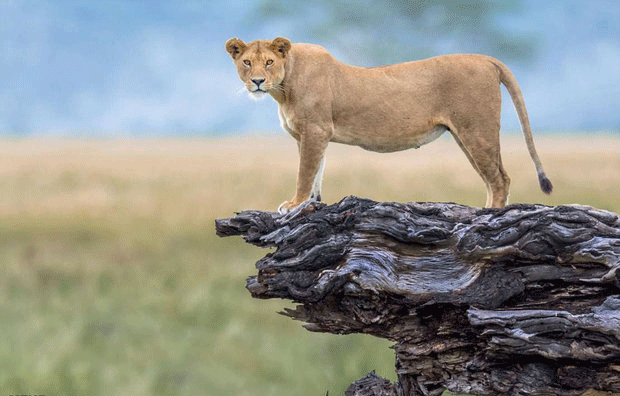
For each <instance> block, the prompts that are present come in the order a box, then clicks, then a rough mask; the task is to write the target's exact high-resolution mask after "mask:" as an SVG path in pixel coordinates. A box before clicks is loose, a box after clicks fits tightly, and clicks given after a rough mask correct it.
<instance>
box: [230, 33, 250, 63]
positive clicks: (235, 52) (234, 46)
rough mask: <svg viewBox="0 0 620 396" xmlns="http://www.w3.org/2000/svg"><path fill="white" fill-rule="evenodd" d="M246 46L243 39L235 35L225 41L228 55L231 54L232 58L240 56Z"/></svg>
mask: <svg viewBox="0 0 620 396" xmlns="http://www.w3.org/2000/svg"><path fill="white" fill-rule="evenodd" d="M246 47H247V45H245V43H244V42H243V40H240V39H238V38H236V37H233V38H231V39H229V40H228V41H227V42H226V51H228V53H229V54H230V56H232V58H233V59H237V58H238V57H239V56H241V54H242V53H243V51H245V48H246Z"/></svg>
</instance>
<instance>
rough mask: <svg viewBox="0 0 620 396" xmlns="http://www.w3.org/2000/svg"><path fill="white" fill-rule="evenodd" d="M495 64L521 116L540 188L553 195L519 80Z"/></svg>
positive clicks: (503, 65) (520, 119)
mask: <svg viewBox="0 0 620 396" xmlns="http://www.w3.org/2000/svg"><path fill="white" fill-rule="evenodd" d="M493 63H494V64H495V66H496V67H497V69H498V70H499V78H500V81H501V82H502V84H504V86H505V87H506V89H507V90H508V93H509V94H510V97H511V98H512V103H513V104H514V106H515V109H516V111H517V115H518V116H519V121H520V122H521V128H522V129H523V135H524V136H525V143H526V144H527V149H528V150H529V152H530V157H532V160H533V161H534V165H535V166H536V172H537V173H538V183H539V184H540V188H541V190H543V192H544V193H545V194H551V191H553V184H551V180H549V179H548V178H547V175H545V171H544V170H543V167H542V164H541V162H540V158H538V153H536V147H535V146H534V138H533V137H532V129H531V128H530V119H529V117H528V115H527V110H526V108H525V101H524V100H523V94H522V93H521V88H519V84H518V83H517V79H516V78H515V76H514V74H512V72H511V71H510V69H509V68H508V66H506V65H505V64H503V63H502V62H500V61H498V60H497V59H493Z"/></svg>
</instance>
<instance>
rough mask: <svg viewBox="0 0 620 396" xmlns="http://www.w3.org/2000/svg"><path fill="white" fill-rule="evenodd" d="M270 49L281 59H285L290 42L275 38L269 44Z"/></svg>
mask: <svg viewBox="0 0 620 396" xmlns="http://www.w3.org/2000/svg"><path fill="white" fill-rule="evenodd" d="M270 49H271V50H272V51H273V52H275V53H276V54H278V55H280V56H281V57H283V58H286V54H287V53H288V51H289V50H290V49H291V40H289V39H287V38H284V37H277V38H275V39H274V40H273V41H272V42H271V45H270Z"/></svg>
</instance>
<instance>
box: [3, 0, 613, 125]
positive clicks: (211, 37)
mask: <svg viewBox="0 0 620 396" xmlns="http://www.w3.org/2000/svg"><path fill="white" fill-rule="evenodd" d="M618 20H620V3H618V2H617V1H614V0H592V1H588V2H583V1H579V0H550V1H545V2H540V1H536V0H497V1H491V0H480V1H476V0H467V1H439V0H437V1H436V0H424V1H413V0H388V1H371V0H359V1H350V0H318V1H315V2H303V1H286V0H243V1H242V0H230V1H227V2H212V1H199V0H180V1H178V2H169V1H121V0H119V1H111V2H104V1H85V0H66V1H36V0H30V1H25V0H4V1H2V2H1V3H0V59H2V62H0V75H1V76H2V79H1V80H0V131H2V132H4V133H7V134H13V135H24V134H25V135H28V134H33V133H36V134H38V135H46V136H47V135H51V136H76V135H77V136H80V135H86V136H98V137H100V136H105V137H109V136H125V135H131V136H136V135H139V136H153V134H156V135H160V136H161V135H165V136H170V135H171V136H177V135H180V136H187V135H193V136H205V135H222V134H233V133H235V134H238V133H240V132H247V131H253V132H256V131H260V132H268V131H273V130H274V129H277V126H278V125H279V123H278V121H277V115H276V113H275V111H273V110H274V109H275V104H273V103H271V102H270V101H263V102H261V103H260V104H258V105H256V104H253V105H250V102H249V101H248V99H247V98H246V95H240V94H238V91H239V89H240V88H241V87H242V85H241V83H240V82H239V81H238V80H237V76H236V74H235V70H234V68H233V66H232V62H231V60H230V59H229V57H228V54H227V53H226V52H225V51H224V43H225V41H226V40H227V39H228V38H230V37H239V38H241V39H243V40H246V41H250V40H254V39H257V38H275V37H276V36H286V37H289V38H290V39H291V40H292V41H297V42H313V43H319V44H321V45H323V46H325V47H326V48H327V49H328V50H330V51H331V52H333V53H334V55H336V56H337V57H338V58H339V59H340V60H342V61H345V62H349V63H353V64H356V65H360V66H378V65H383V64H389V63H394V62H403V61H408V60H413V59H417V58H422V57H429V56H433V55H439V54H446V53H459V52H478V53H485V54H489V55H493V56H496V57H498V58H500V59H502V60H503V61H504V62H505V63H507V64H508V65H509V66H510V67H511V68H512V69H513V70H514V72H515V74H516V76H517V78H518V80H519V82H520V83H521V85H522V88H523V91H524V93H525V99H526V103H527V104H528V107H529V110H530V113H531V114H530V115H531V118H532V122H533V124H534V126H535V128H534V129H535V130H537V131H546V132H550V131H554V132H557V131H563V130H577V129H578V130H614V131H617V130H618V126H619V125H620V112H618V111H617V106H616V104H615V102H616V100H614V99H617V98H618V97H619V96H620V73H618V67H619V66H618V65H620V24H619V23H618ZM506 107H507V110H508V112H509V113H512V108H511V107H509V106H506ZM267 110H269V111H267ZM265 112H266V113H267V114H266V115H264V114H263V113H265ZM504 126H505V129H507V130H514V129H518V122H517V120H516V118H512V117H509V119H507V120H506V121H505V122H504Z"/></svg>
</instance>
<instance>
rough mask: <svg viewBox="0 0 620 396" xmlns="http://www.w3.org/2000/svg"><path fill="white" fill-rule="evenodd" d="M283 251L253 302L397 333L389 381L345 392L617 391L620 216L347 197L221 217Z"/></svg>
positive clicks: (337, 325)
mask: <svg viewBox="0 0 620 396" xmlns="http://www.w3.org/2000/svg"><path fill="white" fill-rule="evenodd" d="M216 230H217V234H218V235H220V236H230V235H241V236H243V238H244V239H245V240H246V241H247V242H249V243H252V244H255V245H257V246H261V247H275V248H276V250H275V251H274V252H272V253H269V254H267V255H266V256H265V257H264V258H262V259H261V260H259V261H258V262H257V263H256V267H257V269H258V275H257V276H252V277H250V278H249V279H248V282H247V286H246V287H247V289H248V290H249V291H250V293H251V294H252V296H253V297H256V298H285V299H291V300H293V301H295V302H297V303H299V305H297V306H296V308H295V309H292V310H291V309H286V310H285V312H283V314H284V315H287V316H290V317H292V318H294V319H297V320H301V321H303V322H305V325H304V326H305V327H306V328H307V329H308V330H310V331H319V332H331V333H336V334H345V333H367V334H372V335H375V336H377V337H382V338H387V339H389V340H392V341H395V343H396V344H395V346H394V349H395V351H396V372H397V375H398V381H397V382H396V383H394V384H390V383H389V382H386V380H384V379H382V378H380V377H378V376H376V375H374V374H372V375H369V376H367V377H366V378H363V379H361V380H359V381H357V382H356V383H354V384H353V385H352V386H351V388H350V389H349V390H348V391H347V396H369V395H375V396H379V395H381V396H387V395H398V396H405V395H440V394H441V393H442V392H443V390H444V389H448V390H450V391H452V392H454V393H470V394H481V395H581V394H583V393H584V392H585V391H586V390H588V389H596V390H599V391H609V392H619V393H620V272H618V268H620V217H619V216H618V215H616V214H614V213H610V212H606V211H602V210H597V209H593V208H591V207H586V206H577V205H570V206H557V207H549V206H543V205H522V204H521V205H510V206H507V207H506V208H503V209H478V208H471V207H468V206H463V205H458V204H446V203H409V204H400V203H378V202H374V201H370V200H366V199H359V198H355V197H348V198H345V199H344V200H342V201H341V202H339V203H337V204H334V205H329V206H328V205H325V204H322V203H307V204H305V205H304V206H303V207H301V208H299V210H296V211H295V212H293V213H290V214H288V215H284V216H281V215H278V214H276V213H269V212H260V211H244V212H241V213H239V214H237V215H236V216H235V217H232V218H229V219H220V220H217V221H216Z"/></svg>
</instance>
